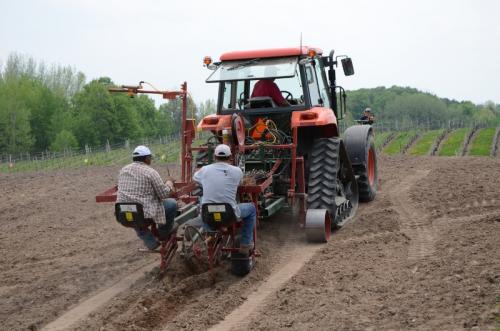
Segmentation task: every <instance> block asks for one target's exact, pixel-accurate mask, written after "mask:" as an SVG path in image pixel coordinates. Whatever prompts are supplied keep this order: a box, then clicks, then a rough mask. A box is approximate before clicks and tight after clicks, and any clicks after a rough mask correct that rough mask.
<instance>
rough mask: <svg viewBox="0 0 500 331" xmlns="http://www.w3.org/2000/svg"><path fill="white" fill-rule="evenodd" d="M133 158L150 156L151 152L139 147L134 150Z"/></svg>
mask: <svg viewBox="0 0 500 331" xmlns="http://www.w3.org/2000/svg"><path fill="white" fill-rule="evenodd" d="M132 155H133V156H147V155H151V151H150V150H149V148H147V147H146V146H143V145H140V146H137V147H136V148H135V149H134V153H133V154H132Z"/></svg>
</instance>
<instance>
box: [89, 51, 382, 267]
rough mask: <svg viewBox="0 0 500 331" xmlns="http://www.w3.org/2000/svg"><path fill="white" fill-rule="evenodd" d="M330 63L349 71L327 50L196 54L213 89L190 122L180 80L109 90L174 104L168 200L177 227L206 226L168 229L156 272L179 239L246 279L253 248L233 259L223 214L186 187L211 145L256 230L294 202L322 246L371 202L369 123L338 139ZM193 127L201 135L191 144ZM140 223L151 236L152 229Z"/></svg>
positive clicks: (341, 95)
mask: <svg viewBox="0 0 500 331" xmlns="http://www.w3.org/2000/svg"><path fill="white" fill-rule="evenodd" d="M339 59H340V64H341V65H342V68H343V72H344V74H345V76H350V75H353V74H354V68H353V64H352V60H351V59H350V58H349V57H347V56H345V55H340V56H335V53H334V51H331V52H330V53H329V54H328V55H323V53H322V51H321V50H320V49H318V48H313V47H303V46H301V47H294V48H281V49H265V50H252V51H236V52H228V53H224V54H223V55H222V56H221V57H220V61H218V62H213V61H212V59H211V58H210V57H205V58H204V59H203V62H204V65H205V66H206V67H207V68H208V69H209V70H211V71H213V72H212V73H211V74H210V76H209V77H208V79H207V80H206V81H207V83H212V84H213V83H215V84H218V99H217V111H216V113H215V114H212V115H208V116H205V117H204V118H203V119H202V120H201V121H200V122H199V123H198V125H197V126H196V124H195V120H194V119H189V118H187V95H188V93H187V84H186V83H184V84H182V86H181V90H180V91H159V90H156V89H154V90H147V89H144V87H143V85H142V84H143V83H144V82H141V83H139V85H137V86H121V87H118V88H111V89H110V91H111V92H122V93H127V94H128V95H129V96H131V97H132V96H134V95H136V94H138V93H149V94H160V95H162V96H163V98H165V99H175V98H180V99H181V100H182V120H181V125H182V127H181V133H182V134H181V178H180V180H179V181H178V182H176V183H175V187H176V189H177V190H176V195H175V197H176V198H177V199H178V200H182V201H183V202H184V206H183V207H182V208H181V209H180V210H179V211H178V216H177V217H176V218H175V222H176V223H177V224H178V225H180V224H182V223H185V222H187V221H189V220H192V219H193V218H194V217H196V216H197V215H199V214H200V211H202V212H201V214H202V215H201V218H202V220H203V222H204V223H207V224H209V223H210V222H212V224H213V226H212V228H214V230H215V231H214V232H211V233H199V232H198V230H197V229H196V228H193V227H190V225H186V227H187V229H188V231H187V232H185V233H184V235H183V236H178V235H177V234H176V233H172V234H171V235H170V236H169V237H168V238H163V239H162V238H159V240H160V241H161V242H162V246H161V250H160V254H161V268H160V269H161V271H162V272H163V271H165V269H166V268H167V267H168V264H169V263H170V261H171V259H172V257H173V255H174V254H176V252H177V250H178V249H177V248H178V245H177V242H178V241H182V246H181V247H182V249H181V256H183V257H189V258H190V257H193V256H195V257H197V258H198V259H205V260H206V261H205V262H207V263H206V264H207V265H208V266H209V267H210V268H211V267H212V266H214V265H217V264H218V263H219V262H220V259H221V257H224V256H226V257H227V256H229V257H230V258H231V259H232V269H233V272H234V273H235V274H239V275H245V274H246V273H248V272H249V271H250V269H251V264H252V262H251V260H252V259H253V258H254V257H256V256H258V255H259V252H258V250H257V248H256V245H254V249H253V251H252V253H251V256H250V259H248V260H245V259H243V260H242V259H239V258H238V257H237V252H238V238H237V235H236V232H237V231H236V230H237V228H238V223H239V222H237V220H236V219H235V217H234V215H232V213H231V210H228V209H227V208H226V207H224V206H223V205H222V204H219V205H217V206H205V205H204V206H198V204H199V203H198V201H199V199H198V196H199V195H200V194H202V189H201V192H200V188H198V187H197V186H196V185H195V183H193V181H192V174H193V172H194V171H195V170H196V169H197V168H200V167H202V166H204V165H207V164H210V163H212V162H213V161H214V155H213V154H214V149H215V147H216V146H217V145H218V144H222V143H224V144H227V145H229V146H230V148H231V150H232V159H231V162H232V164H233V165H235V166H238V167H240V168H241V169H242V171H243V173H244V174H245V176H244V178H243V181H242V183H241V184H240V186H239V188H238V198H239V201H240V202H252V203H254V205H255V206H256V209H257V224H258V223H259V221H260V220H262V219H264V218H268V217H270V216H272V215H274V214H275V213H277V212H278V211H279V210H280V209H281V208H282V207H284V206H285V205H286V204H288V205H290V206H297V205H298V209H299V217H298V218H297V219H298V224H299V226H300V227H301V228H303V229H305V233H306V237H307V239H308V240H309V241H311V242H326V241H328V240H329V238H330V236H331V231H332V229H336V228H339V227H341V226H343V225H344V224H345V223H346V222H347V221H349V220H350V219H352V218H353V216H354V215H355V213H356V210H357V208H358V203H359V202H360V201H361V202H365V201H371V200H373V199H374V198H375V195H376V193H377V182H378V178H377V156H376V150H375V145H374V136H373V135H374V133H373V128H372V126H371V125H354V126H351V127H349V128H347V129H346V130H345V131H344V132H343V133H342V132H340V127H339V125H338V124H339V121H340V120H342V119H343V117H344V114H345V111H346V92H345V90H344V89H343V88H342V87H341V86H338V85H337V83H336V68H337V67H338V65H339ZM261 82H263V83H261ZM257 84H264V85H267V86H268V87H269V86H274V88H275V92H276V93H278V95H279V96H280V98H278V99H279V100H276V93H274V95H271V96H268V95H263V93H256V92H255V91H256V89H255V87H256V85H257ZM264 90H265V89H264ZM261 92H262V91H261ZM264 94H265V93H264ZM196 129H197V130H198V131H200V132H201V133H202V134H201V136H205V137H206V136H207V135H208V137H206V142H205V143H203V144H201V145H200V146H197V147H194V146H193V144H192V143H193V139H194V137H195V131H196ZM193 152H194V153H195V157H193ZM116 192H117V187H116V186H115V187H113V188H111V189H109V190H107V191H105V192H103V193H101V194H99V195H97V196H96V201H97V202H114V201H116ZM221 203H222V202H221ZM204 208H205V209H206V210H205V209H204ZM115 210H116V212H115V215H116V217H117V220H118V222H120V223H121V224H122V225H125V226H128V227H137V226H144V224H146V225H147V224H150V223H151V220H145V219H144V217H143V215H142V213H140V212H139V211H140V210H141V208H140V206H135V205H134V204H126V205H125V206H121V205H120V204H116V205H115ZM131 210H135V212H134V211H131ZM217 224H219V225H220V226H218V225H217ZM148 226H149V225H148ZM150 226H151V227H152V228H153V230H154V224H151V225H150ZM256 243H257V230H256V229H255V230H254V244H256Z"/></svg>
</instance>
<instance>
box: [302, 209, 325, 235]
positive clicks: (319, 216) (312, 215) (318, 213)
mask: <svg viewBox="0 0 500 331" xmlns="http://www.w3.org/2000/svg"><path fill="white" fill-rule="evenodd" d="M331 223H332V219H331V216H330V212H329V211H328V210H326V209H308V210H307V214H306V224H305V230H306V238H307V241H309V242H320V243H324V242H327V241H328V240H330V235H331V231H332V224H331Z"/></svg>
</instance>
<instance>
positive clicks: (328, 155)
mask: <svg viewBox="0 0 500 331" xmlns="http://www.w3.org/2000/svg"><path fill="white" fill-rule="evenodd" d="M357 204H358V190H357V185H356V180H355V177H354V173H353V172H352V168H351V165H350V163H349V159H348V157H347V154H346V152H345V149H344V148H343V146H342V145H341V139H339V138H321V139H316V140H315V141H314V144H313V149H312V152H311V154H310V156H309V179H308V193H307V208H308V209H326V210H327V211H328V212H329V213H330V215H331V218H332V222H331V227H332V229H334V228H337V227H340V226H342V225H343V224H344V222H345V221H346V220H348V219H349V218H351V217H352V216H353V215H354V212H355V210H356V208H357Z"/></svg>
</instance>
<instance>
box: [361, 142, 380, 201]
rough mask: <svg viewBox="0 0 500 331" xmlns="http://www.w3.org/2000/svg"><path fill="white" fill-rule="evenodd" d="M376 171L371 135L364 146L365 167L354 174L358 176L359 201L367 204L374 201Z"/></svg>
mask: <svg viewBox="0 0 500 331" xmlns="http://www.w3.org/2000/svg"><path fill="white" fill-rule="evenodd" d="M377 170H378V169H377V152H376V149H375V141H374V139H373V135H372V134H370V135H369V136H368V141H367V144H366V166H365V167H363V168H361V169H359V170H358V171H357V172H356V174H357V175H358V190H359V200H360V201H362V202H368V201H372V200H373V199H375V195H377V187H378V171H377Z"/></svg>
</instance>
